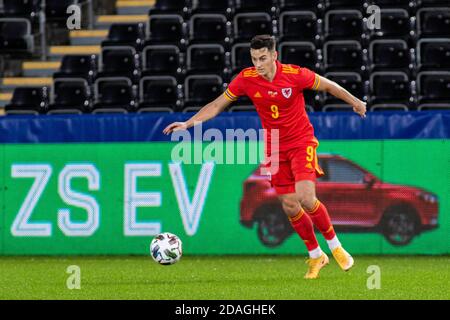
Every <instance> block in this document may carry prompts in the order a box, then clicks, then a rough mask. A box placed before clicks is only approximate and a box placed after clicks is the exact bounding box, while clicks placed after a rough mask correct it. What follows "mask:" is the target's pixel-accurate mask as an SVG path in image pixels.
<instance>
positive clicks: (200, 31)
mask: <svg viewBox="0 0 450 320" xmlns="http://www.w3.org/2000/svg"><path fill="white" fill-rule="evenodd" d="M229 29H230V28H229V26H228V21H227V18H226V17H225V16H224V15H222V14H194V15H193V16H192V17H191V19H190V21H189V40H190V43H191V44H192V43H205V42H213V43H221V44H222V45H225V44H228V43H229V42H230V32H229Z"/></svg>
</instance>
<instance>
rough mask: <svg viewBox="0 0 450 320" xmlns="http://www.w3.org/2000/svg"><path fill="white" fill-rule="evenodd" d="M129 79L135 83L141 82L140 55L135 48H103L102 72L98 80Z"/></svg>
mask: <svg viewBox="0 0 450 320" xmlns="http://www.w3.org/2000/svg"><path fill="white" fill-rule="evenodd" d="M103 77H127V78H129V79H130V80H131V81H132V82H133V83H136V82H139V77H140V64H139V55H138V54H137V53H136V50H135V49H134V48H133V47H126V46H123V47H121V46H117V47H115V46H114V47H103V48H102V54H101V56H100V71H99V72H98V74H97V78H103Z"/></svg>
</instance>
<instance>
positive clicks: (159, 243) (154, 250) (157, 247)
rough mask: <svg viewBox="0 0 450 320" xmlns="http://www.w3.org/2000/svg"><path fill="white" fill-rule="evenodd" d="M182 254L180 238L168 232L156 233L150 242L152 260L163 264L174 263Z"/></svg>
mask: <svg viewBox="0 0 450 320" xmlns="http://www.w3.org/2000/svg"><path fill="white" fill-rule="evenodd" d="M182 254H183V251H182V242H181V240H180V238H178V237H177V236H176V235H174V234H172V233H169V232H164V233H160V234H158V235H157V236H156V237H154V238H153V240H152V242H151V244H150V255H151V256H152V258H153V260H155V261H156V262H158V263H159V264H162V265H165V266H167V265H170V264H174V263H176V262H177V261H178V260H180V258H181V255H182Z"/></svg>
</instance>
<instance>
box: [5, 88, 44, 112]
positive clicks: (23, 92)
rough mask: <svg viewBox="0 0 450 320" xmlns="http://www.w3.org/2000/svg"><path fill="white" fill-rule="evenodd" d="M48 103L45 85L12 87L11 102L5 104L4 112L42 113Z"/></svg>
mask: <svg viewBox="0 0 450 320" xmlns="http://www.w3.org/2000/svg"><path fill="white" fill-rule="evenodd" d="M47 105H48V88H47V87H24V88H21V87H18V88H16V89H14V93H13V97H12V99H11V103H10V104H8V105H6V106H5V112H6V114H34V115H38V114H43V113H45V112H46V109H47Z"/></svg>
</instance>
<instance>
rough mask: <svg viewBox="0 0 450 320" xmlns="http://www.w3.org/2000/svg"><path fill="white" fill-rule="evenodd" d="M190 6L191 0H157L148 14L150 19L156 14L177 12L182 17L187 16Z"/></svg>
mask: <svg viewBox="0 0 450 320" xmlns="http://www.w3.org/2000/svg"><path fill="white" fill-rule="evenodd" d="M194 1H195V0H194ZM190 8H192V0H157V1H156V3H155V5H154V6H153V8H151V9H150V11H149V14H150V16H151V18H152V19H153V16H154V15H157V14H177V15H181V16H183V18H189V15H190Z"/></svg>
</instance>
